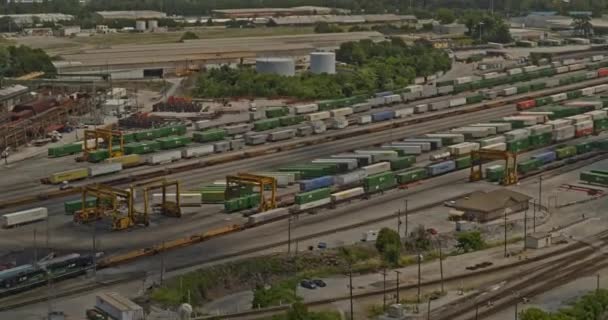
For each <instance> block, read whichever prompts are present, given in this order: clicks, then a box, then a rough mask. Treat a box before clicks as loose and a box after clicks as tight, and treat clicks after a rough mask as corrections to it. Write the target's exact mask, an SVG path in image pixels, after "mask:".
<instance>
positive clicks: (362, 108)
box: [351, 102, 372, 113]
mask: <svg viewBox="0 0 608 320" xmlns="http://www.w3.org/2000/svg"><path fill="white" fill-rule="evenodd" d="M351 108H352V109H353V112H354V113H360V112H366V111H369V110H371V109H372V105H371V103H368V102H364V103H357V104H354V105H352V106H351Z"/></svg>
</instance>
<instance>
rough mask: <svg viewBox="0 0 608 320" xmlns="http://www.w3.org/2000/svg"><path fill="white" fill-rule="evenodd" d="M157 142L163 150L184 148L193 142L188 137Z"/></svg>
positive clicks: (164, 139) (167, 138)
mask: <svg viewBox="0 0 608 320" xmlns="http://www.w3.org/2000/svg"><path fill="white" fill-rule="evenodd" d="M156 142H158V143H159V145H160V148H161V149H162V150H168V149H175V148H179V147H183V146H185V145H187V144H189V143H190V142H191V141H190V138H188V137H166V138H159V139H156Z"/></svg>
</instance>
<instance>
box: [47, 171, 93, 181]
mask: <svg viewBox="0 0 608 320" xmlns="http://www.w3.org/2000/svg"><path fill="white" fill-rule="evenodd" d="M88 176H89V170H88V169H87V168H81V169H72V170H67V171H62V172H57V173H53V174H51V176H50V177H49V182H51V183H52V184H59V183H62V182H64V181H68V182H70V181H76V180H80V179H85V178H87V177H88Z"/></svg>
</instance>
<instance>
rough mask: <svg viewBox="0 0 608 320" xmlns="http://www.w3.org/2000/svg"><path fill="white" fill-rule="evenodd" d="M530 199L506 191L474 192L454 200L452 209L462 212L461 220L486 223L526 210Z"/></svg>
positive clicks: (517, 193)
mask: <svg viewBox="0 0 608 320" xmlns="http://www.w3.org/2000/svg"><path fill="white" fill-rule="evenodd" d="M530 199H532V198H531V197H529V196H527V195H525V194H521V193H519V192H515V191H511V190H508V189H499V190H495V191H491V192H487V193H486V192H483V191H476V192H473V193H471V194H470V195H469V196H468V197H465V198H462V199H459V200H456V202H455V203H454V205H453V207H454V209H456V210H459V211H462V212H464V214H463V218H464V219H465V220H469V221H478V222H487V221H490V220H494V219H498V218H501V217H504V214H505V210H506V211H507V213H515V212H520V211H524V210H527V209H528V202H529V200H530Z"/></svg>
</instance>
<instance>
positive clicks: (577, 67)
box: [568, 63, 586, 71]
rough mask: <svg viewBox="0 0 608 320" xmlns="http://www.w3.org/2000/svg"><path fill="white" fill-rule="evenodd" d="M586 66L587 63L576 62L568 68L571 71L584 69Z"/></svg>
mask: <svg viewBox="0 0 608 320" xmlns="http://www.w3.org/2000/svg"><path fill="white" fill-rule="evenodd" d="M585 68H586V67H585V65H584V64H582V63H576V64H573V65H571V66H569V67H568V69H569V70H570V71H578V70H583V69H585Z"/></svg>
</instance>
